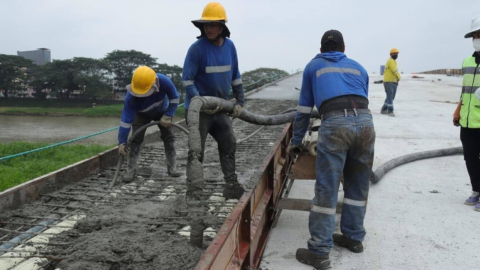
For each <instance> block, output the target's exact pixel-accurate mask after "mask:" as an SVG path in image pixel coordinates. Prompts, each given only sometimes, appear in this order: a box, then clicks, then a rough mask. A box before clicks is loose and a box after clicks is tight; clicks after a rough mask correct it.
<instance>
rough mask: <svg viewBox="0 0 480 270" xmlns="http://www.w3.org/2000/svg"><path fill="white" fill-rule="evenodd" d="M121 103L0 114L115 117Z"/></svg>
mask: <svg viewBox="0 0 480 270" xmlns="http://www.w3.org/2000/svg"><path fill="white" fill-rule="evenodd" d="M122 110H123V104H115V105H105V106H96V107H91V108H60V107H58V108H57V107H0V115H23V116H55V117H62V116H85V117H116V118H120V116H121V115H122ZM175 116H177V117H182V118H183V117H184V116H185V109H184V108H183V107H180V108H177V111H176V112H175Z"/></svg>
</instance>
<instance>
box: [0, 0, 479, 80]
mask: <svg viewBox="0 0 480 270" xmlns="http://www.w3.org/2000/svg"><path fill="white" fill-rule="evenodd" d="M1 2H2V3H1V10H2V12H1V13H2V15H1V16H0V33H1V35H2V38H1V42H0V54H16V52H17V50H19V51H22V50H33V49H36V48H40V47H45V48H49V49H50V50H51V52H52V58H53V59H68V58H72V57H92V58H102V57H104V56H105V55H106V54H107V53H108V52H111V51H113V50H116V49H118V50H130V49H134V50H139V51H142V52H145V53H149V54H151V55H152V56H153V57H156V58H158V62H160V63H167V64H170V65H173V64H175V65H179V66H183V61H184V59H185V54H186V52H187V50H188V48H189V46H190V45H191V44H192V43H193V42H194V41H195V40H196V39H195V37H196V36H197V35H198V34H199V30H198V29H197V28H195V27H194V26H193V24H192V23H191V20H195V19H199V18H200V16H201V14H202V11H203V8H204V6H205V5H206V4H207V3H208V2H207V1H199V0H195V1H193V0H177V1H174V0H169V1H165V0H143V1H142V0H129V1H127V0H95V1H92V0H79V1H77V0H20V1H7V0H1ZM221 3H222V4H223V5H224V7H225V9H226V11H227V16H228V24H227V25H228V27H229V29H230V31H231V33H232V34H231V38H232V40H233V42H234V43H235V46H236V48H237V52H238V56H239V64H240V69H241V71H242V72H244V71H248V70H252V69H255V68H259V67H275V68H281V69H284V70H287V71H288V72H291V71H292V70H295V69H303V68H304V67H305V65H306V64H307V63H308V61H309V60H310V59H312V58H313V57H314V56H315V55H316V54H317V53H318V52H319V47H320V39H321V36H322V35H323V33H324V32H325V31H327V30H329V29H337V30H340V31H341V32H342V33H343V36H344V39H345V44H346V52H345V53H346V54H347V56H348V57H350V58H352V59H354V60H356V61H358V62H359V63H360V64H362V65H363V66H364V67H365V68H366V69H367V71H368V72H369V73H371V72H375V73H377V74H378V72H379V69H380V65H383V64H385V62H386V61H387V59H388V57H389V51H390V49H391V48H392V47H396V48H398V49H399V50H400V55H399V58H398V60H397V62H398V67H399V70H400V71H404V72H405V73H408V72H418V71H426V70H431V69H439V68H460V67H461V64H462V60H463V59H464V58H466V57H467V56H469V55H470V54H472V53H473V47H472V41H471V39H464V38H463V36H464V35H465V33H466V32H468V31H469V29H470V22H471V19H472V17H474V16H476V15H480V0H456V1H454V0H416V1H412V0H408V1H399V0H398V1H385V0H378V1H377V0H374V1H371V0H363V1H359V0H348V1H346V0H345V1H341V0H337V1H327V0H309V1H301V0H296V1H286V0H277V1H273V0H269V1H266V0H255V1H254V0H242V1H238V0H237V1H233V0H225V1H222V2H221Z"/></svg>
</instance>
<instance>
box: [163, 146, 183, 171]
mask: <svg viewBox="0 0 480 270" xmlns="http://www.w3.org/2000/svg"><path fill="white" fill-rule="evenodd" d="M165 159H166V161H167V171H168V175H169V176H171V177H179V176H181V175H182V173H181V172H177V153H176V152H175V150H174V151H165Z"/></svg>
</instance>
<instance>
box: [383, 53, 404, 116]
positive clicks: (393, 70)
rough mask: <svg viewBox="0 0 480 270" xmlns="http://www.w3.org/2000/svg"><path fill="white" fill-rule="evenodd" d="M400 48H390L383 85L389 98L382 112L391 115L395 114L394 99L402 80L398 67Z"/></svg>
mask: <svg viewBox="0 0 480 270" xmlns="http://www.w3.org/2000/svg"><path fill="white" fill-rule="evenodd" d="M398 53H399V52H398V50H397V49H396V48H393V49H391V50H390V58H389V59H388V61H387V64H386V65H385V72H384V73H383V86H384V87H385V93H386V94H387V98H386V99H385V103H384V104H383V107H382V110H381V111H380V113H381V114H387V115H389V116H395V114H394V113H393V100H394V99H395V94H396V93H397V87H398V82H399V81H400V73H399V72H398V69H397V62H396V61H395V60H397V57H398Z"/></svg>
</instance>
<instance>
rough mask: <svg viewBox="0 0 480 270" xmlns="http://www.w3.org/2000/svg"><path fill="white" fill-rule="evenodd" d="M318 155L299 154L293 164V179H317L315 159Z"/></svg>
mask: <svg viewBox="0 0 480 270" xmlns="http://www.w3.org/2000/svg"><path fill="white" fill-rule="evenodd" d="M316 158H317V157H314V156H312V155H310V154H302V155H300V156H298V158H297V160H296V161H295V164H294V165H293V169H292V175H291V178H293V179H312V180H314V179H316V178H317V175H316V173H315V161H316Z"/></svg>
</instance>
